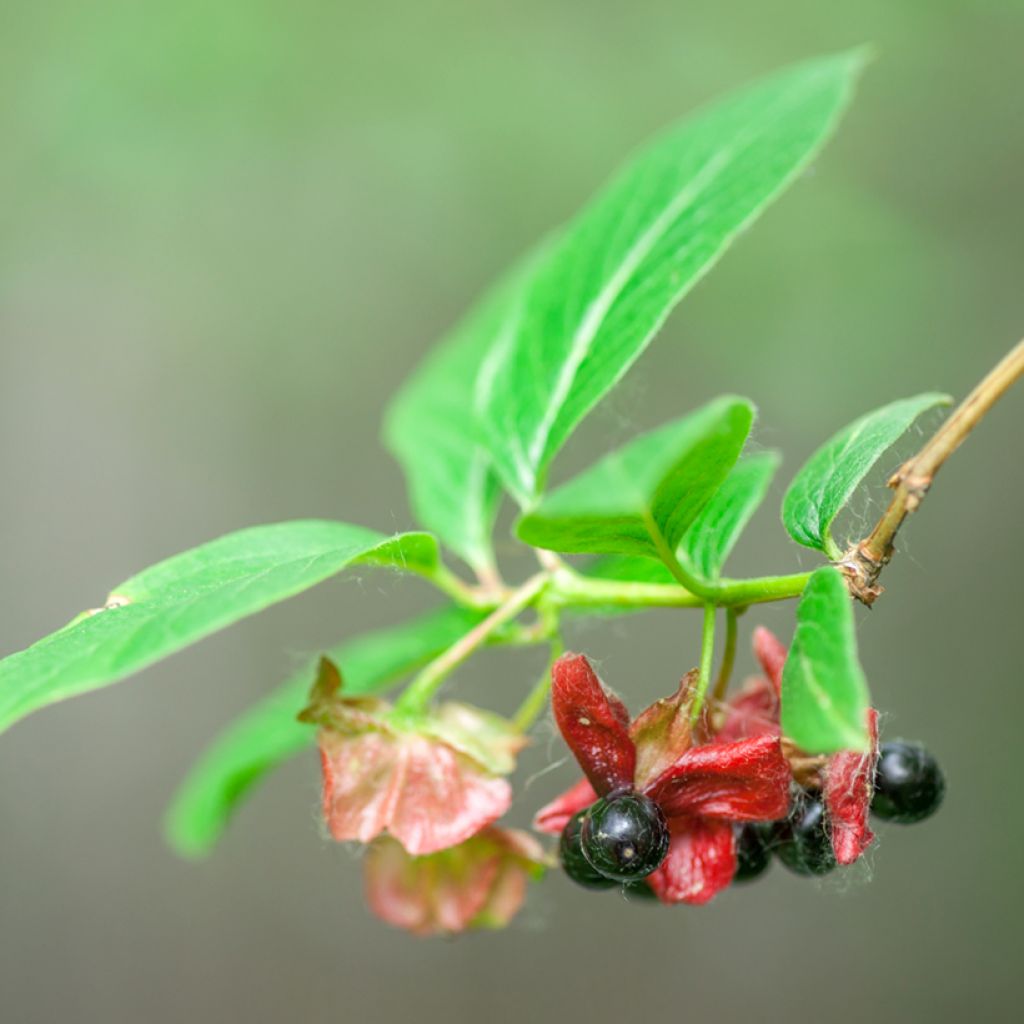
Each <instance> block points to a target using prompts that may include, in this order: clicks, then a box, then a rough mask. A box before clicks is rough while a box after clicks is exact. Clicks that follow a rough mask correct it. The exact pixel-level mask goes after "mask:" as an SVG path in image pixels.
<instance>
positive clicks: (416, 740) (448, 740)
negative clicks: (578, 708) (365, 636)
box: [301, 659, 524, 855]
mask: <svg viewBox="0 0 1024 1024" xmlns="http://www.w3.org/2000/svg"><path fill="white" fill-rule="evenodd" d="M341 690H342V683H341V677H340V675H339V674H338V670H337V669H336V668H335V667H334V665H332V664H331V662H329V661H328V660H327V659H323V660H322V661H321V663H320V672H319V675H318V678H317V682H316V684H315V685H314V687H313V692H312V694H311V697H310V704H309V706H308V707H307V708H306V710H305V711H303V713H302V716H301V717H302V718H303V720H305V721H311V722H315V723H317V724H318V725H319V726H320V735H319V740H320V759H321V764H322V767H323V777H324V788H323V807H324V819H325V821H326V822H327V827H328V829H329V830H330V833H331V835H332V836H333V837H334V838H335V839H337V840H338V841H339V842H347V841H356V842H361V843H368V842H370V841H371V840H373V839H375V838H376V837H377V836H379V835H380V834H381V833H383V832H387V833H388V834H389V835H391V836H393V837H394V838H395V839H397V840H398V842H399V843H401V845H402V846H403V847H404V848H405V850H406V851H407V852H408V853H410V854H414V855H421V854H429V853H436V852H437V851H439V850H445V849H447V848H449V847H452V846H457V845H459V844H460V843H462V842H464V841H465V840H467V839H469V838H470V837H471V836H473V835H475V834H476V833H478V832H480V831H481V830H482V829H484V828H486V827H487V826H488V825H490V824H491V823H492V822H494V821H496V820H497V819H498V818H499V817H501V815H502V814H504V813H505V811H507V810H508V807H509V804H510V803H511V802H512V789H511V787H510V786H509V784H508V782H507V781H506V780H505V779H503V778H501V775H503V774H506V773H508V772H510V771H511V770H512V768H513V767H514V765H515V758H514V755H515V753H516V752H517V751H518V750H519V749H520V748H521V747H522V745H523V742H524V740H523V737H522V735H521V734H520V733H519V732H518V731H517V730H516V729H514V727H513V726H512V725H511V724H510V723H508V722H505V721H504V720H503V719H500V718H498V716H497V715H491V714H489V713H487V712H483V711H480V710H478V709H476V708H470V707H468V706H466V705H461V704H445V705H442V706H441V707H440V708H437V709H436V710H434V711H432V712H430V713H429V714H426V715H423V716H422V717H421V718H419V719H417V720H416V721H415V722H414V723H412V724H406V723H401V722H396V721H395V720H394V716H392V714H391V708H390V707H389V705H387V704H386V703H385V702H383V701H379V700H371V699H367V698H346V697H344V696H342V694H341Z"/></svg>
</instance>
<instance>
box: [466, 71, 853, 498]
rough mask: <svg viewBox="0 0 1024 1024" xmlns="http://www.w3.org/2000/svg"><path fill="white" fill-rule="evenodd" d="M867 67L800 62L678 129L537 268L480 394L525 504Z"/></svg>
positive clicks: (821, 133) (812, 146) (485, 419)
mask: <svg viewBox="0 0 1024 1024" xmlns="http://www.w3.org/2000/svg"><path fill="white" fill-rule="evenodd" d="M862 63H863V55H862V53H860V52H854V53H844V54H840V55H838V56H831V57H826V58H822V59H819V60H814V61H810V62H808V63H804V64H800V65H797V66H795V67H792V68H789V69H787V70H785V71H783V72H781V73H779V74H776V75H775V76H773V77H771V78H768V79H765V80H764V81H761V82H759V83H758V84H756V85H754V86H753V87H751V88H748V89H746V90H744V91H742V92H739V93H737V94H734V95H733V96H731V97H729V98H727V99H726V100H724V101H722V102H720V103H718V104H716V105H714V106H712V107H710V108H707V109H705V110H703V111H701V112H699V113H697V114H695V115H693V116H691V117H690V118H688V119H686V120H685V121H683V122H682V123H680V124H678V125H676V126H675V127H673V128H672V129H670V130H669V131H668V132H667V133H665V134H664V135H662V136H660V137H659V138H657V139H656V140H655V141H654V142H653V143H652V144H651V145H649V146H648V147H647V148H646V149H644V150H642V151H641V152H640V153H639V155H638V156H637V157H636V158H635V159H633V160H632V161H631V162H630V163H629V164H628V165H627V166H626V168H625V169H624V170H623V171H622V172H621V173H620V174H619V175H618V177H616V178H615V179H614V180H613V181H612V182H611V184H610V185H609V186H608V187H607V188H606V189H605V190H604V191H603V192H602V193H601V194H599V195H598V196H597V198H596V199H595V200H594V201H593V202H592V203H591V204H590V205H589V206H588V207H587V208H586V209H585V210H584V211H583V212H582V214H581V215H580V216H579V217H578V218H577V219H576V220H575V221H574V222H573V223H571V224H570V225H569V227H568V228H567V230H566V232H565V234H564V235H562V237H561V238H560V239H559V240H558V242H557V243H556V244H555V245H554V246H553V247H552V249H551V251H550V252H549V254H548V255H547V256H546V257H545V258H544V260H543V261H542V262H541V263H540V264H539V265H538V267H537V271H536V273H535V275H534V277H533V280H532V281H531V283H530V288H529V292H528V295H527V299H526V303H525V306H524V308H523V310H522V316H521V321H520V323H519V327H518V330H517V331H516V332H515V334H514V335H513V334H510V335H509V336H508V338H507V341H506V343H505V344H504V345H503V346H502V347H501V349H500V350H499V351H497V352H496V355H495V359H494V365H492V367H491V372H489V373H488V374H487V375H486V377H485V378H484V379H483V380H482V381H481V382H480V383H481V386H480V389H479V395H478V407H479V409H480V414H481V426H482V428H483V430H484V432H485V436H486V438H487V444H488V447H489V448H490V451H491V454H492V456H493V458H494V464H495V467H496V468H497V470H498V472H499V473H500V475H501V477H502V479H503V481H504V482H505V484H506V486H507V487H508V488H509V489H510V491H511V492H512V493H513V494H514V495H516V497H517V498H518V499H519V501H520V503H521V504H523V505H529V504H530V503H531V502H532V501H533V500H534V498H535V496H536V494H537V492H538V491H539V490H540V488H541V485H542V483H543V478H544V472H545V469H546V467H547V465H548V463H549V462H550V460H551V458H552V457H553V456H554V454H555V453H556V452H557V451H558V449H559V448H560V447H561V446H562V444H563V443H564V442H565V440H566V438H567V437H568V436H569V434H570V433H571V432H572V431H573V429H574V428H575V427H576V425H577V424H578V423H579V422H580V420H582V419H583V417H584V416H585V415H586V414H587V413H588V412H589V411H590V410H591V409H592V408H593V407H594V405H595V404H596V403H597V402H598V401H600V399H601V398H602V396H603V395H605V394H606V393H607V392H608V391H609V390H610V389H611V388H612V387H613V386H614V385H615V384H616V383H617V381H618V380H619V379H620V378H621V377H622V375H623V374H624V373H625V372H626V370H628V369H629V367H630V366H631V365H632V364H633V362H634V361H635V360H636V359H637V358H638V357H639V356H640V354H641V353H642V352H643V350H644V349H645V348H646V347H647V345H648V343H649V342H650V340H651V338H652V337H653V335H654V334H655V332H656V331H657V329H658V328H659V327H660V326H661V324H662V323H663V321H664V320H665V318H666V317H667V316H668V314H669V312H670V311H671V309H672V307H673V306H674V305H675V304H676V303H677V302H678V301H679V300H680V299H681V298H682V297H683V295H685V294H686V292H687V291H688V290H689V289H690V288H691V287H692V286H693V285H694V283H695V282H696V281H697V280H699V278H700V277H701V276H702V275H703V274H704V273H705V272H706V271H707V270H708V269H709V268H710V267H711V266H712V264H713V263H714V262H715V260H716V259H717V258H718V256H720V255H721V253H722V252H723V251H724V249H725V248H726V246H727V245H728V244H729V243H730V242H731V241H732V240H733V239H734V238H735V237H736V235H737V234H739V232H740V231H742V230H743V229H744V228H745V227H746V226H747V225H748V224H749V223H750V222H751V221H752V220H753V219H754V217H755V216H756V215H757V214H758V213H759V212H760V211H761V210H762V209H763V208H764V207H765V206H766V204H767V203H768V202H769V201H770V200H771V199H773V198H774V197H775V196H776V195H777V194H778V193H779V192H780V191H781V190H782V189H783V188H784V187H785V186H786V185H787V184H788V183H789V182H790V181H792V180H793V179H794V178H795V177H796V176H797V175H798V174H799V172H800V171H801V170H802V169H803V168H804V167H805V166H806V165H807V164H808V162H809V161H810V160H811V158H812V157H813V156H814V155H815V153H816V152H817V151H818V149H819V147H820V146H821V144H822V143H823V141H824V140H825V139H826V138H827V136H828V135H829V133H830V132H831V130H832V128H833V127H834V125H835V123H836V121H837V119H838V116H839V114H840V112H841V111H842V109H843V108H844V107H845V105H846V103H847V101H848V99H849V97H850V94H851V91H852V86H853V82H854V79H855V77H856V74H857V72H858V70H859V69H860V67H861V65H862Z"/></svg>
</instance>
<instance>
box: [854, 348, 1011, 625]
mask: <svg viewBox="0 0 1024 1024" xmlns="http://www.w3.org/2000/svg"><path fill="white" fill-rule="evenodd" d="M1022 375H1024V341H1020V342H1018V343H1017V345H1016V346H1015V347H1014V348H1013V349H1011V350H1010V352H1009V353H1007V355H1006V356H1005V357H1004V358H1003V359H1002V360H1001V361H1000V362H999V363H998V364H997V365H996V366H995V367H994V368H993V369H992V370H991V371H990V372H989V373H988V374H987V376H986V377H985V378H984V379H983V380H982V381H981V383H980V384H978V386H977V387H976V388H975V389H974V390H973V391H972V392H971V393H970V394H969V395H968V396H967V397H966V398H965V399H964V401H963V402H962V403H961V404H960V405H959V406H958V407H957V409H956V411H955V412H954V413H953V415H952V416H950V417H949V419H948V420H946V422H945V423H943V424H942V426H941V427H940V428H939V429H938V430H937V431H936V432H935V434H934V435H933V436H932V437H931V439H930V440H929V441H928V443H927V444H925V446H924V447H923V448H922V449H921V450H920V451H919V452H918V453H917V455H915V456H914V457H913V458H911V459H908V460H907V461H906V462H905V463H903V465H902V466H900V468H899V469H898V470H897V471H896V473H895V474H894V475H893V476H892V478H891V479H890V480H889V486H890V487H891V488H893V490H894V492H895V493H894V494H893V496H892V500H891V501H890V502H889V507H888V508H887V509H886V510H885V512H884V513H883V514H882V517H881V518H880V519H879V520H878V522H877V523H876V524H875V528H874V529H873V530H872V531H871V533H870V534H869V535H868V536H867V537H866V538H864V540H862V541H860V542H859V543H857V544H854V545H853V546H851V547H850V549H849V550H848V551H846V552H845V554H844V555H843V556H842V559H841V560H840V562H839V568H840V569H841V570H842V571H843V573H844V574H845V575H846V578H847V582H848V585H849V588H850V593H852V594H853V596H854V597H856V598H857V599H858V600H860V601H862V602H863V603H864V604H866V605H868V606H870V605H872V604H873V603H874V602H875V600H876V598H877V597H878V595H879V594H881V592H882V588H881V587H879V586H878V577H879V576H880V575H881V572H882V569H884V568H885V566H886V565H887V564H888V563H889V560H890V559H891V558H892V555H893V542H894V541H895V539H896V534H897V532H898V531H899V528H900V527H901V526H902V525H903V521H904V520H905V519H906V518H907V516H908V515H910V514H911V513H912V512H914V511H916V510H917V508H918V506H919V505H920V504H921V502H922V501H923V500H924V497H925V495H926V494H927V493H928V490H929V488H930V487H931V485H932V482H933V481H934V479H935V475H936V474H937V473H938V471H939V470H940V469H941V468H942V466H943V464H944V463H945V461H946V459H948V458H949V457H950V455H952V454H953V452H955V451H956V450H957V448H959V447H960V445H961V444H963V442H964V440H965V439H966V438H967V435H968V434H970V432H971V431H972V430H973V429H974V428H975V427H976V426H977V425H978V423H979V422H981V420H982V418H983V417H984V416H985V414H986V413H987V412H988V411H989V410H990V409H991V408H992V406H993V405H995V403H996V402H997V401H998V400H999V399H1000V398H1001V397H1002V396H1003V395H1004V394H1005V393H1006V391H1007V390H1009V388H1010V387H1011V386H1012V385H1013V384H1014V382H1015V381H1017V380H1018V379H1019V378H1020V377H1021V376H1022Z"/></svg>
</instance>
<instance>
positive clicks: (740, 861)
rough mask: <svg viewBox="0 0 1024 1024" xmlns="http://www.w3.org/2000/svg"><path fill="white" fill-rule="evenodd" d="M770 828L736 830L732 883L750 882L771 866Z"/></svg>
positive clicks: (746, 826) (756, 827)
mask: <svg viewBox="0 0 1024 1024" xmlns="http://www.w3.org/2000/svg"><path fill="white" fill-rule="evenodd" d="M770 828H771V826H764V825H753V824H751V825H743V826H742V827H741V828H739V829H737V830H736V874H735V875H733V879H732V880H733V881H734V882H751V881H753V880H754V879H755V878H757V877H758V876H759V875H763V874H764V873H765V871H767V870H768V865H769V864H771V860H772V855H771V850H770V849H769V848H768V844H769V842H770V838H769V836H770Z"/></svg>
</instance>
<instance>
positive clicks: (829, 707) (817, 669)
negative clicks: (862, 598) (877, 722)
mask: <svg viewBox="0 0 1024 1024" xmlns="http://www.w3.org/2000/svg"><path fill="white" fill-rule="evenodd" d="M868 705H869V697H868V684H867V680H866V679H865V678H864V672H863V670H862V669H861V667H860V662H859V661H858V660H857V640H856V636H855V633H854V623H853V609H852V607H851V601H850V595H849V593H848V592H847V589H846V583H845V581H844V580H843V576H842V573H840V572H839V570H838V569H834V568H833V567H832V566H829V565H826V566H822V568H820V569H818V570H817V572H815V573H814V574H813V575H812V576H811V578H810V581H809V582H808V584H807V588H806V590H805V591H804V593H803V596H802V597H801V598H800V604H799V605H798V607H797V611H796V633H795V634H794V636H793V645H792V646H791V647H790V649H789V657H788V658H787V659H786V665H785V668H784V669H783V672H782V732H783V734H784V735H785V736H787V737H788V738H789V739H791V740H792V741H793V742H794V743H795V744H796V745H797V746H798V747H800V749H801V750H803V751H805V752H806V753H808V754H834V753H836V752H837V751H839V750H863V751H867V750H868V749H869V746H870V739H869V736H868V729H867V712H868Z"/></svg>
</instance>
